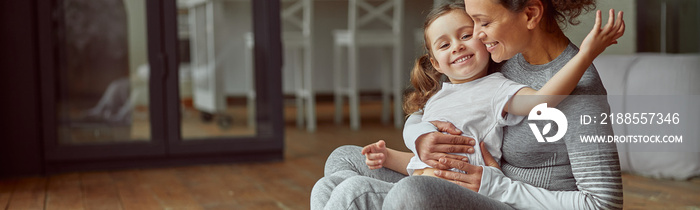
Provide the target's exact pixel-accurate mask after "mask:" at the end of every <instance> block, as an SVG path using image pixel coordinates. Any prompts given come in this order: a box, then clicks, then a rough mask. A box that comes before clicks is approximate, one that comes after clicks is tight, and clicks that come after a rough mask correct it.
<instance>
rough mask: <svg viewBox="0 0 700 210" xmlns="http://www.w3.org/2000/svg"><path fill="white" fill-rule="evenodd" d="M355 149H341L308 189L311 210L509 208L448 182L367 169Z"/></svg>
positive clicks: (356, 148)
mask: <svg viewBox="0 0 700 210" xmlns="http://www.w3.org/2000/svg"><path fill="white" fill-rule="evenodd" d="M361 150H362V148H361V147H358V146H347V145H346V146H341V147H338V148H337V149H335V150H334V151H333V152H332V153H331V155H330V156H328V160H326V167H325V171H324V177H322V178H321V179H319V180H318V181H317V182H316V184H315V185H314V187H313V189H312V190H311V209H512V208H511V207H510V206H508V205H506V204H503V203H501V202H498V201H495V200H493V199H490V198H488V197H485V196H483V195H480V194H478V193H476V192H474V191H471V190H469V189H467V188H464V187H461V186H459V185H456V184H453V183H451V182H448V181H445V180H442V179H439V178H435V177H429V176H408V177H407V176H404V175H403V174H401V173H398V172H396V171H392V170H389V169H385V168H381V169H375V170H370V169H369V168H368V167H367V165H365V157H364V156H363V155H362V154H360V151H361Z"/></svg>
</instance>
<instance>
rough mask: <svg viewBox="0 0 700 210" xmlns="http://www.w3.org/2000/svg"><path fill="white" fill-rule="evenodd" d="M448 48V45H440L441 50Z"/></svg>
mask: <svg viewBox="0 0 700 210" xmlns="http://www.w3.org/2000/svg"><path fill="white" fill-rule="evenodd" d="M449 46H450V45H449V44H447V43H445V44H442V45H440V49H443V48H446V47H449Z"/></svg>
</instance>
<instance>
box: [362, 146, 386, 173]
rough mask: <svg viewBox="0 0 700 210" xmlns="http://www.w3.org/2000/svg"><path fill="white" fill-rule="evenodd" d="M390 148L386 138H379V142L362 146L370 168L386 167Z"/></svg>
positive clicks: (366, 162)
mask: <svg viewBox="0 0 700 210" xmlns="http://www.w3.org/2000/svg"><path fill="white" fill-rule="evenodd" d="M387 152H388V150H387V149H386V143H385V142H384V140H379V141H378V142H377V143H373V144H370V145H367V146H365V147H363V148H362V154H363V155H365V158H366V159H365V164H367V167H369V169H380V168H382V167H384V163H385V162H386V157H387Z"/></svg>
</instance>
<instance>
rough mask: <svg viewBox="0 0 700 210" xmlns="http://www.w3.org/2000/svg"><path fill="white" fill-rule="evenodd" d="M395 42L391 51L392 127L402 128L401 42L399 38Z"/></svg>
mask: <svg viewBox="0 0 700 210" xmlns="http://www.w3.org/2000/svg"><path fill="white" fill-rule="evenodd" d="M396 42H397V43H396V44H394V46H393V50H394V53H392V56H393V57H394V65H393V68H394V70H393V71H392V73H393V75H392V77H393V80H394V81H393V84H392V85H393V87H394V88H393V91H394V94H393V95H394V127H396V128H399V129H400V128H402V127H403V123H404V112H403V106H402V105H403V84H404V83H403V81H404V79H403V77H402V76H401V75H402V73H401V72H402V71H403V65H402V64H401V59H402V58H401V55H402V49H401V48H402V47H401V46H402V43H401V40H397V41H396Z"/></svg>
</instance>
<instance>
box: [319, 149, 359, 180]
mask: <svg viewBox="0 0 700 210" xmlns="http://www.w3.org/2000/svg"><path fill="white" fill-rule="evenodd" d="M361 151H362V148H361V147H359V146H355V145H343V146H340V147H338V148H336V149H335V150H333V152H331V154H330V155H329V156H328V159H327V160H326V165H325V168H324V175H325V176H329V175H331V174H333V173H335V172H337V171H342V170H353V168H355V166H354V165H355V164H356V163H354V162H356V161H358V160H356V159H358V158H357V157H355V156H362V155H361V154H360V152H361Z"/></svg>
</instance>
